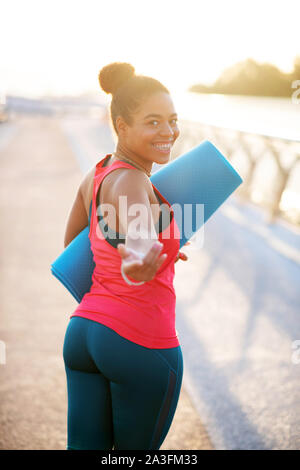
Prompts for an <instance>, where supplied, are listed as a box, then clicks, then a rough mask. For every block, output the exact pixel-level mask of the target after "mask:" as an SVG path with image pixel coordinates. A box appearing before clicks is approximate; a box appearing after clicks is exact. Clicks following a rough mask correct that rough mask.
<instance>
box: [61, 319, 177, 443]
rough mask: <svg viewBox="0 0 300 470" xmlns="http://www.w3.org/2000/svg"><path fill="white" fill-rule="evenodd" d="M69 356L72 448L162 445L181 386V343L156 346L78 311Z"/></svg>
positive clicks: (68, 335)
mask: <svg viewBox="0 0 300 470" xmlns="http://www.w3.org/2000/svg"><path fill="white" fill-rule="evenodd" d="M63 357H64V363H65V369H66V376H67V390H68V444H67V449H86V450H112V449H115V450H151V449H154V450H157V449H159V448H160V446H161V444H162V443H163V441H164V439H165V437H166V435H167V433H168V431H169V428H170V426H171V423H172V420H173V417H174V414H175V410H176V407H177V402H178V398H179V394H180V389H181V382H182V374H183V357H182V351H181V347H180V346H177V347H174V348H167V349H150V348H146V347H144V346H140V345H139V344H136V343H133V342H132V341H129V340H127V339H126V338H123V337H122V336H120V335H119V334H118V333H116V332H115V331H114V330H112V329H111V328H108V327H107V326H105V325H102V324H101V323H98V322H94V321H92V320H88V319H86V318H82V317H72V318H71V319H70V321H69V324H68V327H67V331H66V334H65V340H64V347H63Z"/></svg>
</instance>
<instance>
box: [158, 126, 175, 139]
mask: <svg viewBox="0 0 300 470" xmlns="http://www.w3.org/2000/svg"><path fill="white" fill-rule="evenodd" d="M160 134H161V135H166V136H170V137H172V136H173V135H174V131H173V129H172V126H171V125H170V124H169V123H166V124H165V125H163V126H162V128H161V130H160Z"/></svg>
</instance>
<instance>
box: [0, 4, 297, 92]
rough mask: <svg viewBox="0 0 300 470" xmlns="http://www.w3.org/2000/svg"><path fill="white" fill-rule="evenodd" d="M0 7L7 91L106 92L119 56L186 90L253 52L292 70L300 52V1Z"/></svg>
mask: <svg viewBox="0 0 300 470" xmlns="http://www.w3.org/2000/svg"><path fill="white" fill-rule="evenodd" d="M0 7H1V8H0V11H1V17H2V19H1V28H0V57H1V60H0V93H6V94H19V95H23V96H28V97H38V96H42V95H45V94H50V95H66V94H67V95H74V94H81V93H86V92H100V94H101V93H103V92H101V90H100V87H99V83H98V73H99V71H100V69H101V68H102V67H103V66H104V65H107V64H109V63H111V62H115V61H119V62H130V63H131V64H132V65H133V66H134V67H135V71H136V73H139V74H143V75H149V76H152V77H154V78H156V79H158V80H160V81H162V83H163V84H164V85H165V86H167V87H168V88H169V90H170V91H171V92H173V91H184V90H185V89H187V88H188V87H189V86H191V85H193V84H195V83H203V84H210V83H213V82H214V81H215V80H216V79H217V78H218V76H219V74H221V73H222V71H223V70H224V69H225V68H227V67H230V66H231V65H233V64H235V63H237V62H240V61H243V60H245V59H247V58H250V57H251V58H253V59H254V60H256V61H257V62H260V63H262V62H269V63H273V64H274V65H276V66H277V67H279V68H280V69H281V70H282V71H283V72H290V71H292V69H293V61H294V58H295V57H296V55H300V41H299V30H300V26H299V25H300V24H299V17H300V15H299V13H300V2H299V0H284V1H282V0H279V1H278V0H273V1H272V0H250V1H248V0H226V1H224V0H207V1H202V0H185V1H179V0H151V1H149V0H147V1H145V0H105V1H102V0H26V1H24V0H0ZM297 33H298V34H297ZM299 78H300V77H299Z"/></svg>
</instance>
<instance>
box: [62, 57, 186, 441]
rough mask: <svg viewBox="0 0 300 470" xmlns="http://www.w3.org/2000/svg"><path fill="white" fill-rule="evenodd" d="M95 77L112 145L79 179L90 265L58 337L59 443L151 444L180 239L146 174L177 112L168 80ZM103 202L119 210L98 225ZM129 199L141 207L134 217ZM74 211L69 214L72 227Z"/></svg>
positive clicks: (174, 385)
mask: <svg viewBox="0 0 300 470" xmlns="http://www.w3.org/2000/svg"><path fill="white" fill-rule="evenodd" d="M99 82H100V86H101V87H102V89H103V90H104V91H106V92H107V93H111V94H112V101H111V118H112V123H113V127H114V130H115V132H116V134H117V138H118V140H117V146H116V151H115V152H114V153H113V154H109V155H106V156H105V157H104V158H102V159H101V160H100V161H99V162H98V163H97V165H96V167H95V168H94V169H93V171H92V172H89V175H88V177H87V180H85V181H84V183H82V184H81V187H80V191H79V192H80V194H81V195H82V201H85V203H84V204H82V202H81V204H79V203H78V204H77V206H76V207H77V209H78V210H80V211H81V212H84V210H85V209H84V206H85V205H86V201H88V199H89V198H91V203H92V211H91V219H90V231H89V239H90V242H91V250H92V252H93V259H94V262H95V269H94V272H93V276H92V286H91V289H90V291H89V292H87V293H86V294H85V295H84V297H83V298H82V300H81V302H80V304H79V305H78V307H77V308H76V310H75V311H74V312H73V314H72V315H71V320H70V323H69V325H68V328H67V332H66V336H65V342H64V361H65V368H66V375H67V384H68V446H67V448H68V449H98V450H108V449H112V448H113V447H114V449H117V450H119V449H122V450H129V449H141V450H148V449H159V448H160V446H161V444H162V442H163V441H164V439H165V437H166V435H167V433H168V430H169V428H170V426H171V422H172V420H173V417H174V413H175V410H176V407H177V402H178V398H179V394H180V389H181V382H182V374H183V358H182V352H181V347H180V343H179V339H178V336H177V331H176V329H175V304H176V295H175V290H174V286H173V279H174V275H175V270H174V264H175V262H176V261H177V260H178V259H179V246H180V242H179V228H178V226H177V224H176V220H175V217H174V212H173V210H172V208H171V205H170V203H169V202H168V201H167V200H166V199H165V198H164V197H163V196H162V194H161V193H160V192H159V191H158V189H157V188H156V187H155V186H154V185H153V183H152V182H151V180H150V178H149V176H151V168H152V164H153V163H154V162H156V163H159V164H166V163H167V162H168V161H169V157H170V151H171V148H172V145H173V144H174V142H175V141H176V139H177V137H178V136H179V129H178V127H177V113H176V111H175V109H174V105H173V102H172V99H171V96H170V93H169V91H168V90H167V88H166V87H165V86H164V85H162V84H161V83H160V82H159V81H157V80H155V79H154V78H151V77H146V76H140V75H135V73H134V68H133V66H132V65H130V64H128V63H119V62H117V63H113V64H109V65H107V66H105V67H104V68H103V69H102V70H101V71H100V74H99ZM91 182H92V185H91V184H90V183H91ZM91 187H92V195H90V192H89V191H90V189H89V188H91ZM124 197H125V199H126V208H124V206H122V198H124ZM98 204H99V207H98ZM107 205H109V206H111V207H113V208H114V209H115V210H114V211H113V213H114V214H117V217H116V220H112V219H111V218H108V219H107V220H105V223H106V227H107V228H108V230H107V231H106V230H104V227H103V219H105V216H104V215H103V216H102V215H101V217H100V213H102V212H103V208H104V207H105V206H107ZM137 206H138V207H141V206H142V209H143V211H142V212H143V216H142V217H141V218H138V222H139V224H137V223H136V221H137V216H136V210H135V208H136V207H137ZM100 207H102V210H100ZM163 207H164V211H163ZM77 209H74V211H71V217H70V219H69V221H68V227H73V232H72V233H73V235H74V226H75V225H76V220H77V215H76V214H77V212H76V210H77ZM138 210H139V209H138ZM159 212H160V213H161V215H162V214H167V217H166V218H165V220H167V223H163V224H161V221H162V220H161V217H160V216H159ZM100 218H101V220H100ZM75 219H76V220H75ZM83 219H84V217H83ZM83 219H82V218H81V216H79V214H78V220H83ZM72 220H74V223H72ZM157 221H158V223H157ZM100 222H101V223H100ZM67 238H68V237H67ZM68 239H69V238H68ZM180 259H184V258H180ZM129 276H130V277H129Z"/></svg>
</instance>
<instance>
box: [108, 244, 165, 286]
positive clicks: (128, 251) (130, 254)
mask: <svg viewBox="0 0 300 470" xmlns="http://www.w3.org/2000/svg"><path fill="white" fill-rule="evenodd" d="M162 247H163V244H162V243H160V242H155V243H154V244H153V245H152V247H151V248H150V249H149V251H148V253H146V254H144V255H143V254H140V253H137V252H136V251H135V250H133V249H132V248H126V247H125V245H124V244H123V243H119V245H118V246H117V249H118V251H119V253H120V255H121V257H122V265H123V271H124V273H125V274H126V275H127V276H130V277H131V278H132V279H133V280H134V281H151V280H152V279H154V277H155V274H156V272H157V271H158V269H159V268H160V267H161V265H162V264H163V262H164V261H165V259H166V258H167V254H166V253H165V254H163V255H162V256H160V252H161V249H162Z"/></svg>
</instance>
